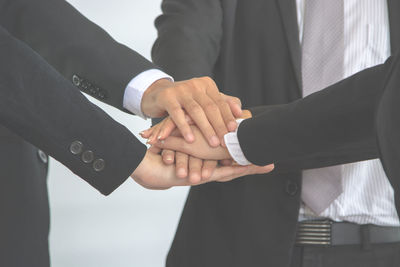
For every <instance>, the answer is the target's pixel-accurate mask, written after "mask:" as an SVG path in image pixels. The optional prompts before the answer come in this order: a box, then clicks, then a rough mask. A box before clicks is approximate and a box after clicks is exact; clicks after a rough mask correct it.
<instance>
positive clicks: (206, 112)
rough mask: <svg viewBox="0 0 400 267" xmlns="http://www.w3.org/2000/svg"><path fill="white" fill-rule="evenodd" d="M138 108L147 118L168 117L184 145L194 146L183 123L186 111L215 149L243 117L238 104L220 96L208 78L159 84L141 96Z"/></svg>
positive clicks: (165, 80) (161, 81)
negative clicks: (180, 134) (179, 132)
mask: <svg viewBox="0 0 400 267" xmlns="http://www.w3.org/2000/svg"><path fill="white" fill-rule="evenodd" d="M141 105H142V106H141V108H142V111H143V113H144V114H145V115H147V116H149V117H152V118H155V117H162V116H165V115H167V114H168V115H169V116H170V117H171V119H172V120H173V121H174V123H175V124H176V126H177V127H178V128H179V130H180V131H181V133H182V135H183V136H184V138H185V139H186V141H187V142H193V141H194V139H195V137H194V135H193V132H192V131H191V129H190V127H189V124H188V123H187V121H186V119H185V111H186V113H187V114H188V115H189V116H190V117H191V118H192V119H193V121H194V122H195V123H196V125H197V126H198V127H199V129H200V131H201V132H202V133H203V135H204V136H205V137H206V139H207V141H208V143H209V144H210V145H211V146H214V147H215V146H218V145H219V144H220V140H223V136H224V135H225V134H226V133H227V132H228V130H229V131H234V130H235V129H236V127H237V123H236V121H235V117H239V116H240V115H241V114H242V110H241V104H240V100H239V99H238V98H235V97H230V96H225V95H224V94H222V93H220V92H219V91H218V88H217V86H216V85H215V83H214V81H213V80H212V79H210V78H208V77H203V78H195V79H191V80H187V81H182V82H175V83H173V82H171V81H169V80H167V79H161V80H158V81H156V82H155V83H153V84H152V85H151V86H150V87H149V88H148V89H147V90H146V92H145V93H144V94H143V98H142V104H141Z"/></svg>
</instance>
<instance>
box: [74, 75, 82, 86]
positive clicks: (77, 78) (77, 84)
mask: <svg viewBox="0 0 400 267" xmlns="http://www.w3.org/2000/svg"><path fill="white" fill-rule="evenodd" d="M72 83H73V84H74V85H75V86H79V85H80V84H81V79H80V78H79V77H78V75H75V74H74V75H73V76H72Z"/></svg>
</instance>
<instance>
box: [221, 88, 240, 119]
mask: <svg viewBox="0 0 400 267" xmlns="http://www.w3.org/2000/svg"><path fill="white" fill-rule="evenodd" d="M223 98H224V99H225V101H226V102H227V103H228V104H229V107H230V109H231V111H232V113H233V115H234V116H235V118H240V117H241V116H242V114H243V110H242V101H240V99H239V98H237V97H234V96H229V95H225V94H223Z"/></svg>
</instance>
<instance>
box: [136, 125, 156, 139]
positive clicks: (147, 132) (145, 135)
mask: <svg viewBox="0 0 400 267" xmlns="http://www.w3.org/2000/svg"><path fill="white" fill-rule="evenodd" d="M153 127H154V126H153ZM153 127H151V128H150V129H147V130H144V131H141V132H140V133H139V134H140V136H141V137H142V138H145V139H148V138H149V137H150V135H151V134H152V133H153V130H154V129H153Z"/></svg>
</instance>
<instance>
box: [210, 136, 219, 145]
mask: <svg viewBox="0 0 400 267" xmlns="http://www.w3.org/2000/svg"><path fill="white" fill-rule="evenodd" d="M210 144H211V145H212V146H219V144H220V141H219V138H218V137H217V136H215V135H214V136H212V137H211V139H210Z"/></svg>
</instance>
